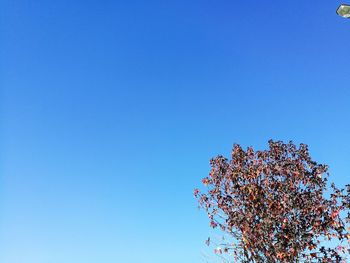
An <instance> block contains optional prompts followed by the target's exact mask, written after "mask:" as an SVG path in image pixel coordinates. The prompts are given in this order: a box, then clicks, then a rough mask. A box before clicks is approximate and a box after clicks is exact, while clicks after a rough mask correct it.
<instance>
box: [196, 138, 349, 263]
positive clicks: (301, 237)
mask: <svg viewBox="0 0 350 263" xmlns="http://www.w3.org/2000/svg"><path fill="white" fill-rule="evenodd" d="M210 164H211V170H210V173H209V176H208V177H205V178H204V179H203V180H202V182H203V184H204V185H205V186H207V190H206V193H201V192H200V190H198V189H195V190H194V195H195V196H196V197H197V198H198V199H199V205H200V207H202V208H204V209H205V210H206V212H207V214H208V217H209V219H210V226H211V227H213V228H217V227H219V228H221V230H222V231H224V232H225V233H228V234H229V236H230V237H231V238H232V240H230V242H226V243H225V244H223V247H222V248H220V249H217V250H216V253H220V254H221V253H225V252H230V254H231V255H232V257H233V259H234V260H235V262H256V263H262V262H266V263H273V262H288V263H290V262H345V261H344V260H346V258H347V255H348V254H349V251H350V250H349V249H348V243H349V242H350V241H349V240H350V234H349V230H350V229H349V228H348V227H347V225H348V224H349V222H350V214H349V212H348V211H349V209H350V185H347V186H346V189H342V190H340V189H338V188H337V187H336V186H335V185H334V184H331V186H330V187H328V184H327V177H328V176H329V174H328V167H327V166H326V165H324V164H318V163H317V162H315V161H313V160H312V159H311V157H310V155H309V151H308V146H307V145H305V144H300V146H299V147H297V146H296V145H294V144H293V143H292V142H289V143H287V144H285V143H283V142H281V141H272V140H270V141H269V149H268V150H264V151H254V150H253V148H252V147H248V148H247V150H246V151H245V150H243V149H242V147H241V146H240V145H238V144H235V145H234V147H233V150H232V158H231V160H228V159H227V158H225V157H223V156H217V157H216V158H213V159H212V160H211V161H210ZM326 195H327V196H328V197H326ZM209 240H210V239H208V241H207V243H209ZM347 262H350V261H347Z"/></svg>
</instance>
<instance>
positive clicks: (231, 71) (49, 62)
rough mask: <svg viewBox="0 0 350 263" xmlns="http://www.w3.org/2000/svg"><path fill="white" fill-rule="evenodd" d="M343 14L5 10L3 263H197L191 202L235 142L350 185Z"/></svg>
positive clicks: (188, 6) (0, 71)
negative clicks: (298, 156)
mask: <svg viewBox="0 0 350 263" xmlns="http://www.w3.org/2000/svg"><path fill="white" fill-rule="evenodd" d="M339 4H340V3H339V2H338V1H335V0H331V1H301V0H300V1H299V0H297V1H295V0H294V1H283V2H281V1H207V0H201V1H197V0H194V1H183V0H177V1H137V0H134V1H90V0H87V1H79V0H77V1H66V0H63V1H41V0H39V1H29V0H28V1H19V0H18V1H9V0H3V1H1V4H0V17H1V18H0V19H1V20H0V32H1V33H0V56H1V60H0V92H1V93H0V114H1V115H0V119H1V123H0V125H1V129H0V145H1V153H0V158H1V159H0V161H1V162H0V262H4V263H63V262H64V263H80V262H81V263H93V262H103V263H112V262H113V263H136V262H137V263H138V262H143V263H164V262H167V263H183V262H191V263H197V262H198V263H199V262H203V260H202V258H201V252H202V251H203V250H205V249H206V248H205V245H204V240H205V239H206V237H207V236H208V234H209V233H210V229H209V225H208V220H207V218H206V215H205V213H204V212H203V211H198V210H197V208H196V206H197V204H196V200H195V199H194V198H193V195H192V191H193V189H194V188H195V187H198V186H200V185H201V183H200V181H201V178H202V177H204V176H206V175H207V173H208V171H209V159H210V158H211V157H214V156H216V155H217V154H224V155H226V156H228V155H229V153H230V150H231V147H232V144H233V143H235V142H237V143H241V144H242V145H243V146H249V145H252V146H253V147H254V148H256V149H264V148H266V147H267V140H268V139H270V138H272V139H276V140H277V139H278V140H285V141H289V140H293V141H295V142H296V143H300V142H304V143H307V144H309V146H310V151H311V155H312V156H313V157H314V159H315V160H316V161H319V162H324V163H327V164H329V165H330V171H331V174H332V179H333V180H334V181H335V182H336V183H337V184H338V185H340V186H342V185H344V184H345V183H347V182H349V181H350V180H349V179H350V176H349V173H350V169H349V161H350V159H349V158H350V157H349V149H350V140H349V134H350V121H349V116H350V81H349V76H350V66H349V58H350V54H349V43H350V34H349V32H350V20H346V19H342V18H340V17H338V16H337V15H336V14H335V10H336V8H337V6H338V5H339Z"/></svg>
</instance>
